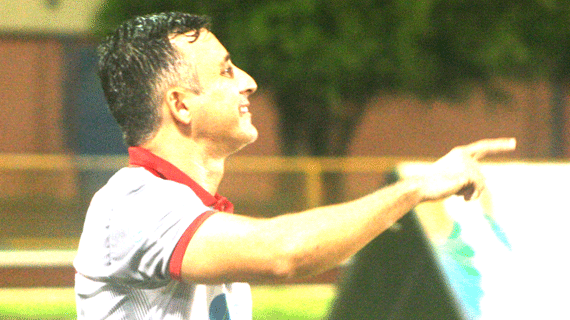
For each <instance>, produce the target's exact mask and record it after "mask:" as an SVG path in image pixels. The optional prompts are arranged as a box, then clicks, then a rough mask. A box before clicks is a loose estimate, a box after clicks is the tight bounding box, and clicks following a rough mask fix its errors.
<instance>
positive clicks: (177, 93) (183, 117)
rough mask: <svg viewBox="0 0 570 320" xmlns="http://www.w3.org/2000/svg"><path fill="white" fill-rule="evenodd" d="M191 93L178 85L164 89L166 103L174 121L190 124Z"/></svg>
mask: <svg viewBox="0 0 570 320" xmlns="http://www.w3.org/2000/svg"><path fill="white" fill-rule="evenodd" d="M192 95H194V94H193V93H191V92H189V91H188V90H186V89H184V88H180V87H174V88H171V89H169V90H168V91H166V105H167V106H168V110H169V111H170V114H171V115H172V117H173V118H174V119H176V121H178V122H180V123H182V124H190V121H191V120H192V109H191V108H192V105H191V104H190V101H191V100H192Z"/></svg>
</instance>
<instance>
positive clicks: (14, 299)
mask: <svg viewBox="0 0 570 320" xmlns="http://www.w3.org/2000/svg"><path fill="white" fill-rule="evenodd" d="M252 296H253V319H254V320H281V319H282V320H300V319H303V320H316V319H323V318H325V317H326V314H327V312H328V309H329V306H330V303H331V302H332V299H333V298H334V286H331V285H287V286H253V287H252ZM0 319H10V320H32V319H34V320H36V319H37V320H39V319H45V320H48V319H50V320H55V319H57V320H69V319H76V312H75V301H74V295H73V289H71V288H37V289H0Z"/></svg>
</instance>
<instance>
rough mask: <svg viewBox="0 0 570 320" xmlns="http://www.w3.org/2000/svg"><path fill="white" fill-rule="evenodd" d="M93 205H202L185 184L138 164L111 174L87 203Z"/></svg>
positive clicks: (146, 206) (170, 206) (115, 206)
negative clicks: (154, 172)
mask: <svg viewBox="0 0 570 320" xmlns="http://www.w3.org/2000/svg"><path fill="white" fill-rule="evenodd" d="M97 204H100V205H103V207H107V208H109V209H110V207H112V208H114V209H120V208H123V207H129V208H135V207H137V208H149V209H151V208H154V207H155V206H160V207H164V208H174V207H178V206H179V205H180V206H184V207H197V208H200V207H205V206H204V205H203V203H202V201H201V200H200V198H199V197H198V196H197V195H196V193H195V192H194V191H192V189H191V188H189V187H188V186H186V185H183V184H181V183H178V182H174V181H170V180H165V179H162V178H159V177H157V176H155V175H153V174H152V173H151V172H149V171H147V170H146V169H144V168H142V167H128V168H123V169H121V170H119V171H118V172H117V173H115V174H114V175H113V176H112V177H111V178H110V179H109V181H108V182H107V184H105V185H104V186H103V187H102V188H101V189H100V190H99V191H97V193H96V194H95V195H94V197H93V200H92V202H91V206H97ZM199 210H202V209H199Z"/></svg>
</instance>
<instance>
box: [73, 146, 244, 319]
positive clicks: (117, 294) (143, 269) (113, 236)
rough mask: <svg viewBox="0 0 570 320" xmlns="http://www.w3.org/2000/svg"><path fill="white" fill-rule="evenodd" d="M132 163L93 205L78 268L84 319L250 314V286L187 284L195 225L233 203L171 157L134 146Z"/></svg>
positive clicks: (79, 310) (80, 316)
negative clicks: (185, 267) (184, 274)
mask: <svg viewBox="0 0 570 320" xmlns="http://www.w3.org/2000/svg"><path fill="white" fill-rule="evenodd" d="M129 155H130V164H131V166H130V167H128V168H123V169H121V170H120V171H118V172H117V173H116V174H115V175H114V176H113V177H111V179H110V180H109V182H108V183H107V184H106V185H105V186H104V187H103V188H101V190H99V191H98V192H97V193H96V194H95V196H94V197H93V200H92V202H91V205H90V206H89V210H88V211H87V216H86V219H85V225H84V228H83V233H82V235H81V240H80V243H79V249H78V253H77V257H76V258H75V261H74V266H75V269H76V271H77V273H76V276H75V294H76V302H77V316H78V319H89V320H91V319H113V320H114V319H165V320H166V319H168V320H175V319H176V320H179V319H180V320H181V319H185V320H207V319H208V320H210V319H211V320H217V319H224V320H228V319H231V320H242V319H247V320H250V319H251V309H252V302H251V291H250V287H249V285H248V284H246V283H229V284H220V285H202V284H196V283H183V282H181V276H180V270H181V266H182V258H183V257H184V253H185V251H186V248H187V246H188V243H189V242H190V241H191V239H192V236H193V235H194V233H195V232H196V230H197V229H198V228H199V227H200V225H201V224H202V222H204V221H205V220H206V219H207V218H208V217H210V216H211V215H212V214H215V212H217V211H226V212H232V211H233V205H232V204H231V203H230V202H229V201H227V200H226V199H225V198H223V197H221V196H220V195H218V194H216V195H214V196H213V195H211V194H209V193H208V192H207V191H205V190H204V189H203V188H202V187H200V186H199V185H198V184H197V183H196V182H194V181H193V180H192V179H190V177H188V176H187V175H186V174H184V173H183V172H182V171H180V170H179V169H177V168H176V167H175V166H173V165H172V164H170V163H168V162H167V161H165V160H163V159H161V158H159V157H157V156H156V155H154V154H152V153H150V152H149V151H147V150H145V149H142V148H138V147H135V148H129Z"/></svg>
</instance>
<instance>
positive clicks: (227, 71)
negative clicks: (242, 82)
mask: <svg viewBox="0 0 570 320" xmlns="http://www.w3.org/2000/svg"><path fill="white" fill-rule="evenodd" d="M222 74H224V75H226V76H229V77H233V76H234V68H233V67H227V68H225V69H224V71H223V72H222Z"/></svg>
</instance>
